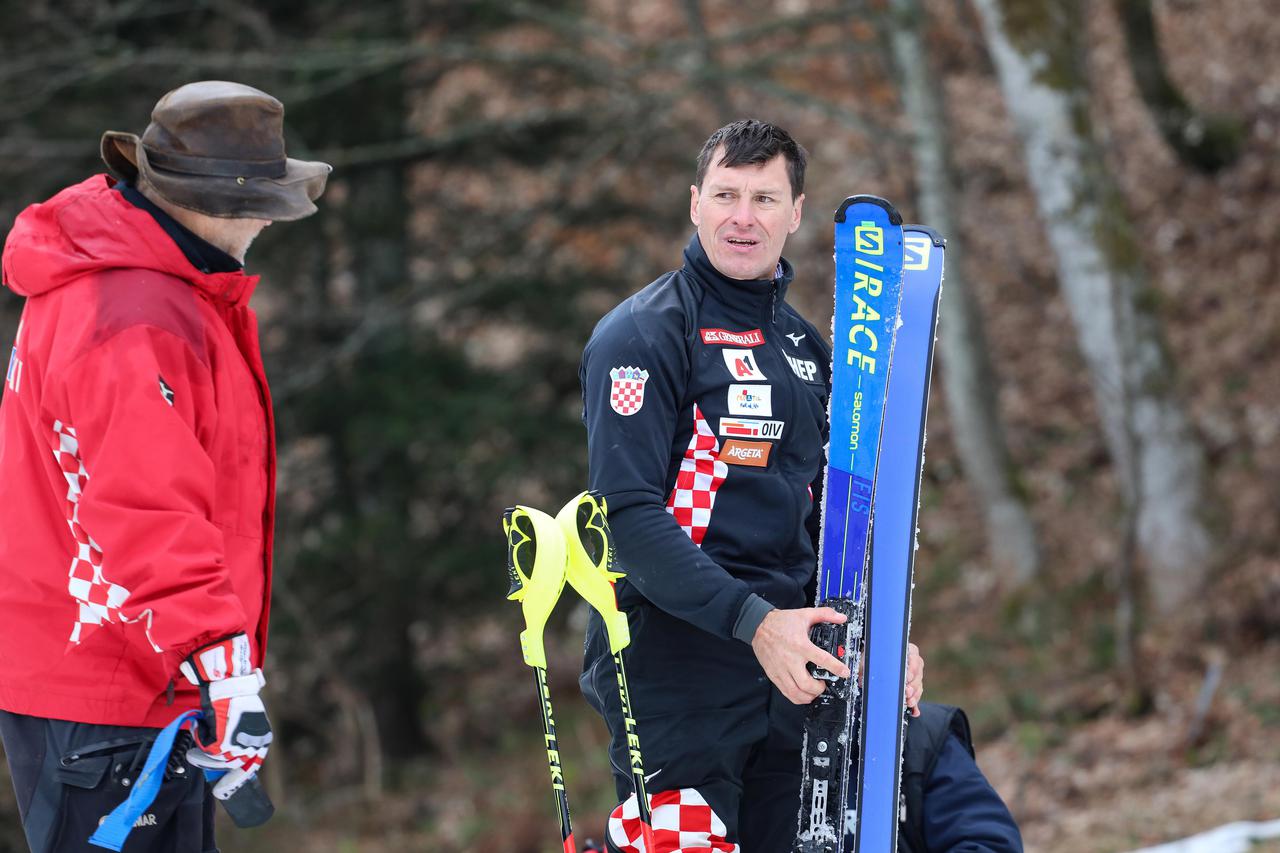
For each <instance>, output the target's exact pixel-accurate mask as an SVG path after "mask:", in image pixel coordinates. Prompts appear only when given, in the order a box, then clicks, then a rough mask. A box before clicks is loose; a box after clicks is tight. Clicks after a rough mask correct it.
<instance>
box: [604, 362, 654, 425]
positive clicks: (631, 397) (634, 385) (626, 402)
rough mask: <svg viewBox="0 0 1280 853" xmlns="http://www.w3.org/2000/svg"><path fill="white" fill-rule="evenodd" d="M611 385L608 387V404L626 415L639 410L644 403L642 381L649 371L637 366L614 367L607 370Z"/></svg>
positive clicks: (643, 381)
mask: <svg viewBox="0 0 1280 853" xmlns="http://www.w3.org/2000/svg"><path fill="white" fill-rule="evenodd" d="M609 378H610V379H611V380H613V385H612V386H611V387H610V388H609V406H610V407H611V408H612V409H613V410H614V411H615V412H617V413H618V414H620V415H622V416H623V417H626V416H628V415H634V414H635V413H636V412H638V411H640V407H641V406H643V405H644V383H645V382H646V381H647V380H648V379H649V371H647V370H641V369H640V368H638V367H615V368H613V369H612V370H610V371H609Z"/></svg>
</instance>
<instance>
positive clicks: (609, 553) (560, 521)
mask: <svg viewBox="0 0 1280 853" xmlns="http://www.w3.org/2000/svg"><path fill="white" fill-rule="evenodd" d="M607 511H608V508H607V505H606V503H605V499H604V497H603V496H601V495H599V494H597V493H596V492H582V493H581V494H579V495H578V496H577V497H575V498H573V499H572V500H570V501H569V502H568V503H567V504H565V505H564V507H563V508H562V509H561V510H560V512H558V513H556V516H555V517H554V518H552V517H551V516H550V515H548V514H546V513H545V512H542V511H541V510H537V509H534V508H532V507H526V506H515V507H512V508H510V509H508V510H507V511H506V512H505V513H504V514H503V516H502V529H503V531H504V532H505V533H506V536H507V573H508V575H509V578H510V580H511V588H510V590H508V592H507V598H508V599H510V600H511V601H518V602H520V606H521V609H522V611H523V612H524V619H525V629H524V630H523V631H521V632H520V647H521V650H522V651H523V653H524V662H525V663H526V664H528V665H529V666H531V667H533V669H534V679H535V681H536V683H537V688H538V702H539V705H540V706H541V708H542V728H543V735H544V738H545V742H546V748H547V766H548V767H549V769H550V771H551V787H552V789H553V791H554V793H555V802H556V811H557V813H558V815H559V818H560V834H561V840H562V843H563V845H564V853H577V850H578V848H577V843H576V842H575V841H574V838H573V823H572V821H571V819H570V817H569V797H568V794H567V793H566V791H565V784H564V771H563V769H562V768H561V765H560V748H559V745H558V742H557V740H556V724H555V713H554V711H553V710H552V707H551V691H550V689H549V688H548V686H547V654H546V648H545V646H544V645H543V629H544V628H545V626H546V624H547V618H548V617H549V616H550V615H551V611H552V610H553V609H554V608H555V606H556V602H558V601H559V600H560V593H561V592H562V591H563V589H564V585H565V582H566V581H567V582H568V584H569V586H571V587H572V588H573V589H574V590H575V591H577V593H578V594H579V595H581V596H582V597H583V598H584V599H585V600H586V601H587V603H588V604H590V605H591V606H592V607H593V608H595V610H596V611H597V612H598V613H599V614H600V617H601V619H603V620H604V626H605V631H606V633H607V635H608V637H609V651H610V653H611V654H612V655H613V668H614V673H615V675H616V676H617V680H618V696H619V698H620V700H621V703H622V717H623V720H624V725H625V726H626V734H627V744H628V753H629V756H630V765H631V768H630V769H631V783H632V786H633V788H634V790H635V795H636V803H637V806H638V808H639V812H640V814H639V818H640V827H641V837H642V838H643V839H644V844H645V849H646V850H650V851H652V850H654V849H655V847H654V843H653V821H652V819H651V817H650V815H649V797H648V795H647V794H646V793H645V787H644V760H643V758H642V757H641V753H640V738H639V735H638V734H637V733H636V722H635V714H633V713H632V711H631V696H630V691H629V690H628V688H627V673H626V667H625V666H624V664H623V660H622V650H623V649H625V648H626V647H627V646H628V645H630V643H631V632H630V628H629V627H628V625H627V616H626V614H625V613H622V612H621V611H619V610H618V604H617V600H616V598H615V596H614V588H613V584H614V581H616V580H617V579H618V578H620V577H622V574H623V573H622V572H618V571H615V569H614V547H613V537H612V535H611V534H610V532H609V523H608V520H607V517H606V516H607Z"/></svg>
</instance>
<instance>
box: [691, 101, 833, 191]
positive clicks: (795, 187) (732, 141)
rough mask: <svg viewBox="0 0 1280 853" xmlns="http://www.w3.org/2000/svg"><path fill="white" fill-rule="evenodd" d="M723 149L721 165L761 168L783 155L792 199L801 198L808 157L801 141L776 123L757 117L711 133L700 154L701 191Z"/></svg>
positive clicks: (698, 180) (697, 179)
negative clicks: (715, 159) (712, 157)
mask: <svg viewBox="0 0 1280 853" xmlns="http://www.w3.org/2000/svg"><path fill="white" fill-rule="evenodd" d="M721 145H723V146H724V156H723V157H721V158H720V162H719V163H718V164H717V165H720V166H730V167H732V166H759V165H762V164H764V163H768V162H769V161H770V160H772V159H773V158H774V157H777V156H778V155H779V154H781V155H782V156H783V157H785V158H786V160H787V176H788V177H789V178H790V179H791V197H792V198H793V199H796V198H799V197H800V194H801V193H802V192H804V167H805V164H806V163H807V162H808V159H809V154H808V152H806V151H805V150H804V146H802V145H801V144H800V143H799V142H796V141H795V140H794V139H792V138H791V134H789V133H787V132H786V131H785V130H783V129H782V128H780V127H778V126H777V125H776V124H770V123H769V122H767V121H760V120H759V119H754V118H744V119H739V120H738V121H735V122H733V123H732V124H726V125H725V126H724V127H722V128H720V129H719V130H717V131H716V132H715V133H713V134H711V136H710V138H708V139H707V141H706V143H705V144H704V145H703V146H702V151H700V152H698V172H697V174H696V175H695V176H694V184H695V185H696V186H697V187H698V189H699V190H701V189H702V180H703V179H704V178H705V177H706V176H707V169H709V168H710V167H711V156H712V155H713V154H715V153H716V149H717V148H719V147H720V146H721Z"/></svg>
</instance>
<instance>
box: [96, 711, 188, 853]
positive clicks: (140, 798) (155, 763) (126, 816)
mask: <svg viewBox="0 0 1280 853" xmlns="http://www.w3.org/2000/svg"><path fill="white" fill-rule="evenodd" d="M199 718H200V712H199V711H186V712H184V713H182V714H179V715H178V716H177V717H174V719H173V722H171V723H169V725H167V726H165V727H164V728H163V729H161V730H160V734H158V735H156V739H155V742H154V743H153V744H152V745H151V752H150V753H148V754H147V761H146V764H144V765H143V767H142V772H141V773H139V774H138V780H137V783H136V784H135V785H134V786H133V790H132V791H131V792H130V793H129V796H128V797H127V798H126V799H125V801H124V802H123V803H121V804H120V805H118V806H116V807H115V808H114V809H112V810H111V814H109V815H107V816H106V818H104V819H103V821H102V823H101V824H100V825H99V826H98V829H97V831H95V832H94V833H93V835H91V836H90V837H89V843H90V844H92V845H94V846H96V847H105V848H106V849H108V850H116V851H119V850H120V849H121V848H122V847H124V843H125V841H127V840H128V838H129V833H130V832H132V831H133V824H134V823H135V822H136V821H137V820H138V818H139V817H141V815H142V813H143V812H145V811H146V810H147V809H148V808H150V807H151V804H152V803H153V802H155V799H156V795H157V794H159V793H160V784H161V783H162V782H163V781H164V771H165V767H166V766H167V765H168V763H169V753H170V752H172V751H173V741H174V738H176V737H177V736H178V731H179V729H181V728H182V727H183V726H184V725H186V724H187V723H188V722H190V721H194V720H197V719H199Z"/></svg>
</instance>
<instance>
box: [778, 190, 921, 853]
mask: <svg viewBox="0 0 1280 853" xmlns="http://www.w3.org/2000/svg"><path fill="white" fill-rule="evenodd" d="M835 221H836V225H835V249H836V286H835V311H834V315H833V318H832V336H833V355H832V367H831V400H830V403H829V408H828V422H829V425H830V439H829V444H828V450H827V468H826V473H825V478H824V486H823V491H822V504H821V511H822V533H821V540H820V543H819V549H818V550H819V554H818V587H817V589H818V592H817V603H819V604H823V605H827V606H830V607H833V608H835V609H836V610H838V611H840V612H841V613H844V614H845V615H846V616H848V617H849V621H848V622H846V623H845V624H844V625H831V624H823V625H819V626H817V627H815V628H814V629H813V634H812V637H813V642H814V643H815V644H816V645H818V646H820V647H821V648H823V649H825V650H826V651H828V652H830V653H831V654H832V655H835V656H836V657H839V658H841V659H842V660H843V661H844V662H845V663H846V664H848V665H849V667H850V669H851V670H852V671H853V672H855V673H856V672H857V671H858V665H859V660H860V649H861V642H862V620H861V611H860V609H859V599H860V596H861V592H862V577H863V568H864V566H865V564H866V562H867V558H868V555H869V549H868V545H869V541H868V539H869V534H870V530H871V520H872V519H871V514H872V505H873V498H874V495H875V490H876V486H875V482H876V459H877V454H878V451H879V446H880V434H881V430H880V426H881V418H882V415H883V412H884V406H885V393H886V389H887V382H888V378H889V365H890V361H891V358H892V353H893V348H894V330H895V327H896V324H897V319H898V301H899V298H900V297H901V294H902V258H903V245H902V217H901V216H899V215H898V212H897V211H896V210H894V209H893V206H892V205H891V204H889V203H888V202H887V201H885V200H884V199H881V198H877V197H875V196H865V195H864V196H852V197H850V198H847V199H845V201H844V203H843V204H842V205H840V209H839V210H838V211H836V216H835ZM813 674H814V677H815V678H820V679H822V680H824V681H826V682H827V685H826V691H825V692H824V693H823V694H822V695H821V696H819V697H818V698H817V699H816V700H814V702H813V703H812V704H811V705H810V706H809V710H808V715H807V717H806V719H805V736H804V766H803V781H802V786H801V794H800V797H801V801H800V818H799V833H798V835H797V838H796V843H795V845H794V847H793V850H794V851H798V853H840V850H841V846H842V841H843V837H842V836H843V833H844V826H845V824H846V820H845V813H846V812H845V809H846V806H845V804H846V800H847V798H848V792H849V778H850V776H851V775H852V774H851V767H852V755H851V753H850V746H851V745H852V744H853V742H854V740H853V737H852V731H853V708H854V704H855V699H856V697H857V689H858V688H857V679H856V678H847V679H846V678H836V677H835V676H833V675H832V674H831V673H829V672H827V671H826V670H823V669H814V671H813Z"/></svg>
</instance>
